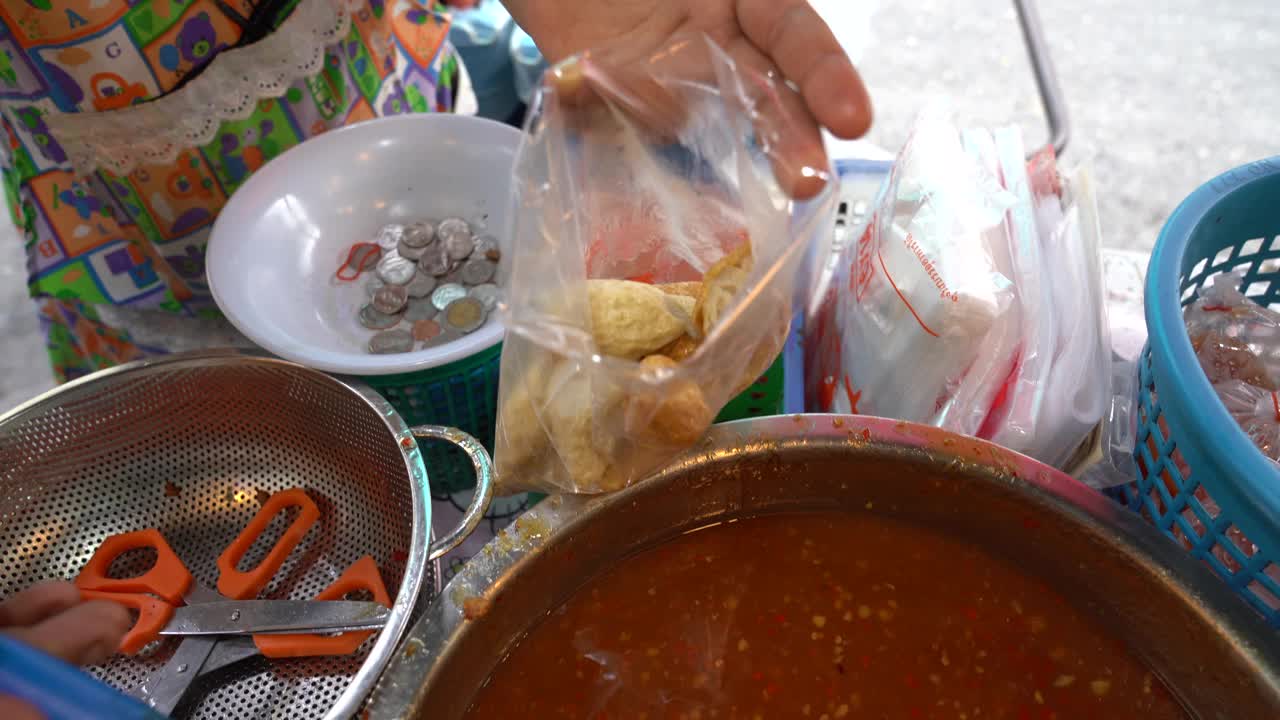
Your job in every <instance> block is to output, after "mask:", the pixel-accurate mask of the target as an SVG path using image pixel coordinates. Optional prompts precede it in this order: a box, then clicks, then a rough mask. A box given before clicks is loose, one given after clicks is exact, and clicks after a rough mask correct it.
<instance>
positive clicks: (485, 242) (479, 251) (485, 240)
mask: <svg viewBox="0 0 1280 720" xmlns="http://www.w3.org/2000/svg"><path fill="white" fill-rule="evenodd" d="M474 244H475V248H476V249H475V254H476V255H479V256H481V257H483V256H484V255H485V253H488V252H490V251H492V250H500V249H501V248H499V247H498V238H496V237H494V236H492V235H480V236H478V237H477V238H476V239H475V243H474Z"/></svg>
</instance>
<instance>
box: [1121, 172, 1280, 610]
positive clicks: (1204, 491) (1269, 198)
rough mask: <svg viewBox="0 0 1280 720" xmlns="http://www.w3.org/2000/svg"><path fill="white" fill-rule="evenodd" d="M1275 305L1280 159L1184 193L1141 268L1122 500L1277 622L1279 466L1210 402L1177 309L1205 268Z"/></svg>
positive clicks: (1204, 278) (1201, 281)
mask: <svg viewBox="0 0 1280 720" xmlns="http://www.w3.org/2000/svg"><path fill="white" fill-rule="evenodd" d="M1230 271H1237V272H1242V273H1243V275H1244V283H1243V287H1244V288H1245V293H1246V295H1248V296H1249V297H1251V298H1253V299H1254V300H1256V301H1258V302H1260V303H1262V304H1264V305H1280V157H1276V158H1272V159H1270V160H1260V161H1258V162H1256V163H1253V164H1251V165H1246V166H1244V167H1241V168H1237V169H1235V170H1232V171H1230V172H1228V173H1226V174H1224V175H1222V176H1220V177H1218V178H1216V179H1214V180H1213V181H1212V182H1209V183H1208V184H1206V185H1204V186H1202V187H1201V188H1199V189H1198V190H1196V191H1195V192H1194V193H1192V194H1191V195H1190V196H1189V197H1188V198H1187V199H1186V200H1185V201H1183V203H1182V205H1180V206H1179V207H1178V209H1177V210H1176V211H1174V213H1173V215H1172V216H1171V217H1170V218H1169V221H1168V223H1167V224H1166V225H1165V226H1164V229H1163V230H1162V231H1161V233H1160V237H1159V239H1158V240H1157V242H1156V246H1155V250H1154V252H1153V253H1152V256H1151V264H1150V267H1149V269H1148V271H1147V285H1146V315H1147V326H1148V331H1149V334H1150V339H1149V341H1148V345H1147V347H1146V349H1145V350H1144V352H1143V357H1142V360H1141V362H1140V365H1139V383H1138V395H1137V402H1138V406H1137V411H1138V412H1137V425H1138V427H1137V443H1136V446H1135V448H1134V461H1135V464H1136V469H1137V475H1138V478H1139V479H1138V481H1137V482H1136V483H1135V484H1134V485H1132V486H1129V487H1126V488H1124V491H1123V493H1124V495H1125V499H1126V500H1127V502H1128V505H1129V507H1130V508H1132V509H1133V510H1135V511H1137V512H1139V513H1141V514H1142V515H1143V516H1144V517H1146V518H1147V519H1148V520H1150V521H1151V522H1152V523H1154V524H1155V525H1156V526H1157V527H1159V528H1160V529H1161V530H1163V531H1164V532H1165V533H1166V534H1168V535H1169V536H1170V537H1172V538H1174V539H1175V540H1177V541H1178V542H1179V543H1181V544H1182V546H1183V547H1185V548H1186V549H1187V550H1188V551H1189V552H1190V553H1192V555H1194V556H1195V557H1198V558H1200V559H1202V560H1204V561H1205V562H1206V563H1207V564H1208V565H1209V566H1210V567H1212V568H1213V569H1214V571H1216V572H1217V573H1218V574H1219V575H1220V576H1222V578H1223V579H1224V580H1226V581H1227V583H1229V584H1230V585H1231V587H1232V588H1233V589H1235V590H1236V591H1237V592H1238V593H1240V594H1241V595H1242V596H1244V597H1245V598H1246V599H1247V600H1248V601H1249V603H1250V604H1252V605H1253V606H1254V607H1256V608H1257V609H1258V610H1259V611H1261V612H1262V613H1263V615H1265V616H1266V618H1267V620H1268V621H1269V622H1270V623H1271V624H1272V625H1273V626H1275V627H1280V471H1278V470H1277V468H1276V466H1275V465H1274V464H1273V463H1272V462H1271V461H1270V460H1268V459H1267V458H1266V457H1265V456H1264V455H1263V454H1262V453H1261V452H1260V451H1259V450H1258V449H1257V448H1256V447H1255V446H1254V444H1253V442H1252V441H1250V439H1249V437H1248V436H1247V435H1245V433H1244V431H1243V430H1241V429H1240V427H1239V426H1238V425H1237V424H1236V422H1235V421H1234V420H1233V419H1232V418H1231V416H1230V415H1229V414H1228V413H1227V410H1226V408H1225V407H1224V406H1223V405H1222V403H1221V402H1220V401H1219V400H1218V397H1217V395H1216V394H1215V392H1214V390H1213V388H1212V386H1211V385H1210V384H1209V380H1208V378H1207V377H1206V376H1205V374H1204V372H1203V371H1202V370H1201V368H1200V364H1199V362H1198V361H1197V360H1196V356H1195V352H1194V351H1193V350H1192V348H1191V340H1190V338H1189V337H1188V336H1187V332H1186V327H1185V325H1184V324H1183V317H1182V310H1183V307H1184V306H1186V305H1187V304H1188V303H1190V302H1191V301H1192V300H1193V299H1194V298H1195V296H1196V291H1197V290H1199V289H1200V288H1201V287H1203V286H1205V285H1206V284H1207V283H1208V281H1209V279H1210V278H1212V277H1214V276H1215V275H1218V274H1221V273H1224V272H1230Z"/></svg>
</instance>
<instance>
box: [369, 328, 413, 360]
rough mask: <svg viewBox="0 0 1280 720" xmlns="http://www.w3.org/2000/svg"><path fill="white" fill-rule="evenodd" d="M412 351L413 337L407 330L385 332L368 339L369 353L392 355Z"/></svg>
mask: <svg viewBox="0 0 1280 720" xmlns="http://www.w3.org/2000/svg"><path fill="white" fill-rule="evenodd" d="M410 350H413V335H411V334H410V333H409V331H408V330H387V331H386V332H380V333H378V334H377V335H374V336H373V337H371V338H369V352H371V353H373V354H374V355H392V354H394V353H405V352H409V351H410Z"/></svg>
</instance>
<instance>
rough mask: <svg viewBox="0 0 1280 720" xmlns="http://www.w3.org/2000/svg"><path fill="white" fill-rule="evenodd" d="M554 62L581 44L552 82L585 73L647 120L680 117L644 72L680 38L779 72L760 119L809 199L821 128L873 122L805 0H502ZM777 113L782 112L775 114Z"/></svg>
mask: <svg viewBox="0 0 1280 720" xmlns="http://www.w3.org/2000/svg"><path fill="white" fill-rule="evenodd" d="M505 4H506V5H507V8H508V9H509V10H510V11H511V14H512V15H513V16H514V17H515V19H516V21H517V22H519V23H520V25H521V26H522V27H523V28H524V29H525V30H526V31H527V32H529V34H530V36H531V37H533V39H534V41H535V42H537V44H538V47H539V48H540V49H541V50H542V52H543V54H544V55H545V56H546V57H547V59H548V61H550V62H553V63H555V62H559V61H561V60H563V59H565V58H567V57H569V56H571V55H573V54H575V53H582V52H587V51H589V52H587V55H586V57H585V58H584V59H585V60H586V62H585V63H583V67H579V66H577V65H570V66H568V67H564V66H562V67H559V68H557V69H556V70H555V71H554V72H556V73H557V75H556V79H557V81H558V85H559V87H558V89H561V90H564V89H566V88H571V87H572V86H573V85H574V84H575V83H579V82H580V81H583V80H585V85H587V86H588V87H589V88H590V89H591V90H593V91H594V92H595V93H597V94H600V95H604V96H606V97H608V98H610V99H612V100H622V101H624V103H625V101H626V100H627V98H633V99H639V102H633V103H631V105H632V107H631V108H630V109H631V110H633V111H635V114H637V115H638V116H640V117H641V119H642V120H645V121H647V122H648V123H649V124H650V125H659V124H661V123H663V122H669V121H670V119H671V118H672V117H678V116H679V115H680V109H679V108H675V107H672V103H671V102H670V99H669V98H668V97H664V93H662V92H661V91H660V89H658V88H655V87H654V83H653V82H652V80H651V79H650V76H651V75H650V74H651V70H652V68H653V66H654V65H655V64H656V63H662V62H669V56H668V55H669V54H668V53H667V52H666V51H667V50H669V49H670V48H672V47H673V46H675V45H678V44H679V43H680V40H681V39H682V38H688V37H690V36H693V35H696V34H706V35H707V36H709V37H710V38H711V39H712V41H714V42H715V43H716V44H717V45H718V46H719V47H720V48H722V49H723V50H724V51H725V52H726V53H727V54H728V55H729V57H730V58H732V59H733V61H734V62H735V64H736V65H737V66H738V67H739V68H742V69H747V70H754V71H756V72H758V73H760V74H762V75H766V76H771V77H780V78H785V79H786V80H787V81H788V82H789V83H790V87H788V86H786V85H783V84H782V83H777V84H776V88H777V90H778V91H777V93H776V94H775V95H772V96H771V100H776V102H775V103H774V104H773V106H772V107H766V108H765V112H766V114H773V115H774V117H767V118H765V120H766V122H769V123H770V124H771V125H772V126H773V127H775V128H785V129H786V132H782V133H779V136H778V138H777V141H776V147H775V148H773V150H774V155H775V157H776V158H779V159H780V161H775V163H774V167H775V171H776V174H777V176H778V180H779V182H780V184H781V185H782V187H783V188H784V189H785V190H787V191H788V192H790V193H791V194H792V195H793V196H795V197H801V198H803V197H809V196H812V195H814V194H816V193H817V192H818V191H819V190H820V189H821V188H822V186H823V184H824V183H823V180H822V178H820V177H816V176H815V174H814V170H818V171H821V170H825V168H826V167H827V158H826V152H825V150H824V149H823V145H822V139H821V135H820V133H819V131H818V128H819V126H824V127H826V128H827V129H829V130H830V131H831V132H832V133H833V134H834V135H836V136H837V137H841V138H855V137H859V136H861V135H863V134H864V133H866V131H867V129H868V128H870V126H871V120H872V110H871V101H870V98H869V97H868V95H867V91H866V88H865V87H864V86H863V84H862V80H861V78H859V76H858V73H857V71H856V70H854V68H853V64H852V63H851V62H850V61H849V58H848V56H847V55H845V53H844V50H843V49H842V48H841V47H840V44H839V43H838V42H837V41H836V39H835V36H834V35H832V33H831V30H830V28H828V27H827V25H826V23H824V22H823V21H822V18H821V17H819V16H818V14H817V12H816V11H815V10H814V9H813V8H812V7H811V6H810V5H809V3H808V2H807V0H592V2H581V0H505ZM779 115H782V116H785V117H778V116H779Z"/></svg>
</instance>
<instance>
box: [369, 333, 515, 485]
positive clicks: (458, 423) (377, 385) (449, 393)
mask: <svg viewBox="0 0 1280 720" xmlns="http://www.w3.org/2000/svg"><path fill="white" fill-rule="evenodd" d="M501 360H502V343H496V344H494V346H493V347H490V348H487V349H485V350H482V351H480V352H478V353H476V354H474V355H471V356H468V357H466V358H463V359H462V360H457V361H455V362H451V363H449V364H447V365H441V366H440V367H435V368H430V369H428V370H419V371H417V372H411V373H403V374H400V375H375V376H368V377H362V378H360V379H361V380H362V381H364V382H365V383H367V384H368V385H369V386H370V387H372V388H373V389H374V390H377V391H378V392H379V393H380V394H381V395H382V396H383V397H384V398H386V399H387V402H389V403H391V407H393V408H395V409H396V412H398V413H400V417H402V418H404V421H405V422H406V423H408V424H409V425H410V426H411V427H412V426H414V425H445V426H448V427H455V428H458V429H459V430H461V431H463V432H465V433H468V434H469V435H471V436H472V437H474V438H475V439H477V440H479V441H480V443H481V444H482V445H484V447H485V449H486V450H488V451H489V452H490V453H493V433H494V427H495V426H496V424H497V423H496V420H497V417H498V369H499V365H500V364H501ZM422 457H423V462H425V463H426V467H427V476H428V477H429V478H430V479H431V491H432V493H433V494H439V493H442V492H443V493H455V492H461V491H463V490H468V489H470V488H472V487H474V486H475V484H476V479H475V470H474V469H473V468H472V466H471V460H470V459H469V458H468V457H467V455H466V453H464V452H462V451H461V450H459V449H458V448H456V447H454V446H453V445H450V444H448V443H437V442H432V443H424V444H423V446H422Z"/></svg>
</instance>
